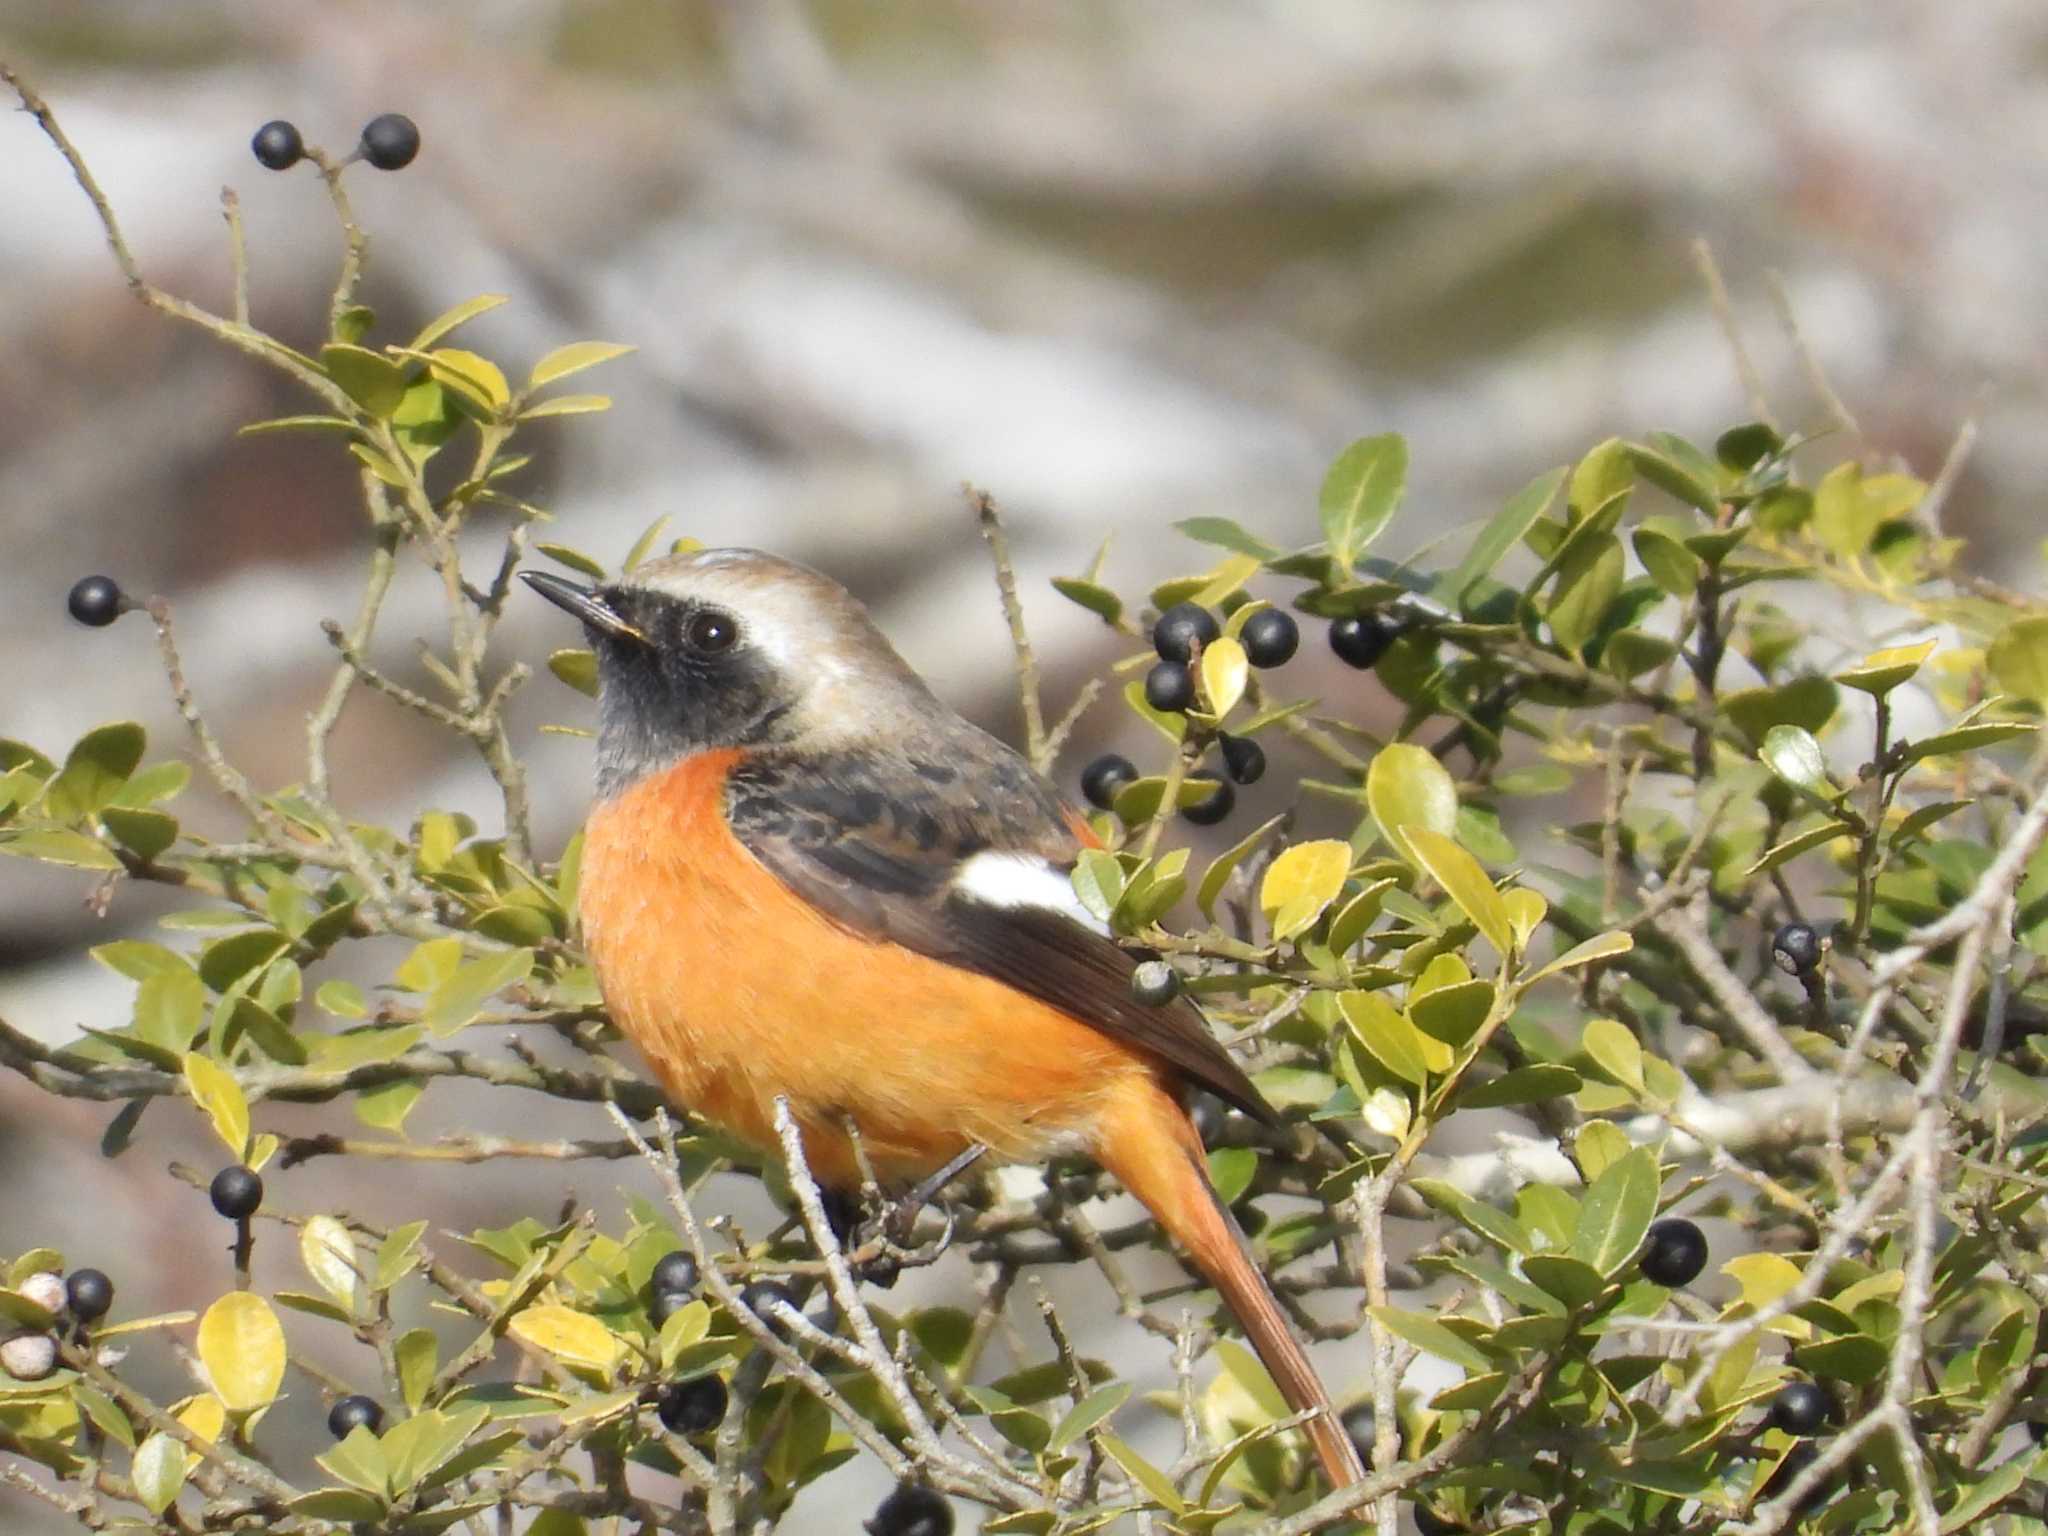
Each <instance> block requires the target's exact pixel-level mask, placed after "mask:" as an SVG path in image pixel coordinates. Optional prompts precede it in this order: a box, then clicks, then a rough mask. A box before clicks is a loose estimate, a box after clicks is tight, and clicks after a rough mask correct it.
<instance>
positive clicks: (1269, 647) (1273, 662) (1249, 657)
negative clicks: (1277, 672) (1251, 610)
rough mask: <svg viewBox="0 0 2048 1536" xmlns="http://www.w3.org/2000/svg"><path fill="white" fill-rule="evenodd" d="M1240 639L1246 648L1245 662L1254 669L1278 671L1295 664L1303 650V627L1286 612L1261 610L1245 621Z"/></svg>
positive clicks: (1239, 632)
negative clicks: (1296, 655)
mask: <svg viewBox="0 0 2048 1536" xmlns="http://www.w3.org/2000/svg"><path fill="white" fill-rule="evenodd" d="M1237 639H1238V643H1239V644H1240V645H1242V646H1243V647H1244V659H1245V660H1246V661H1248V662H1250V663H1251V664H1252V665H1253V666H1255V667H1277V666H1279V665H1280V664H1281V663H1282V662H1285V661H1290V660H1292V659H1293V657H1294V653H1295V652H1296V651H1297V650H1299V649H1300V648H1301V626H1300V625H1298V624H1296V623H1295V622H1294V615H1293V614H1291V613H1288V612H1286V611H1285V610H1283V609H1279V608H1261V609H1260V610H1259V611H1258V612H1257V613H1255V614H1253V615H1252V616H1251V617H1250V618H1248V619H1246V620H1245V621H1244V628H1243V629H1240V630H1239V631H1238V632H1237Z"/></svg>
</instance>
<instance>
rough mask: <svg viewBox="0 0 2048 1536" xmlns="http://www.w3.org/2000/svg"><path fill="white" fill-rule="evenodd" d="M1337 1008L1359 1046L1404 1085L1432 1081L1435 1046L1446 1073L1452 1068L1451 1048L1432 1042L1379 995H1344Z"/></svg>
mask: <svg viewBox="0 0 2048 1536" xmlns="http://www.w3.org/2000/svg"><path fill="white" fill-rule="evenodd" d="M1337 1006H1338V1008H1339V1009H1340V1010H1342V1012H1343V1015H1344V1022H1345V1023H1346V1024H1348V1025H1350V1026H1351V1033H1352V1035H1353V1036H1354V1037H1355V1038H1356V1039H1357V1041H1358V1043H1359V1044H1360V1045H1362V1046H1364V1047H1365V1048H1366V1050H1367V1051H1369V1052H1370V1053H1371V1054H1372V1057H1373V1059H1374V1060H1375V1061H1377V1062H1378V1063H1379V1064H1380V1065H1381V1066H1383V1067H1385V1068H1386V1069H1387V1070H1388V1071H1389V1072H1391V1073H1393V1074H1394V1076H1396V1077H1398V1078H1400V1079H1401V1080H1402V1081H1403V1082H1406V1083H1412V1084H1414V1085H1415V1086H1416V1087H1417V1088H1420V1087H1422V1086H1423V1085H1424V1084H1425V1083H1427V1082H1428V1081H1429V1072H1430V1060H1431V1055H1432V1054H1433V1053H1432V1051H1431V1047H1434V1048H1435V1051H1436V1052H1440V1053H1441V1056H1439V1057H1438V1059H1439V1060H1441V1061H1442V1062H1443V1066H1442V1067H1439V1068H1438V1069H1437V1070H1439V1071H1442V1070H1443V1069H1444V1068H1446V1067H1448V1066H1449V1065H1450V1059H1449V1058H1450V1049H1449V1047H1447V1046H1445V1045H1444V1044H1443V1043H1442V1042H1441V1041H1438V1040H1432V1039H1431V1038H1430V1037H1429V1036H1427V1035H1425V1034H1423V1033H1422V1031H1421V1030H1419V1029H1417V1028H1416V1027H1415V1026H1414V1024H1412V1023H1411V1022H1409V1020H1408V1018H1407V1016H1406V1015H1405V1014H1403V1013H1402V1012H1401V1011H1400V1010H1399V1009H1397V1008H1396V1007H1395V1006H1394V1005H1393V1004H1392V1003H1390V1002H1388V1001H1387V1000H1386V998H1385V997H1383V996H1381V995H1380V994H1379V993H1377V992H1360V991H1350V992H1340V993H1338V994H1337Z"/></svg>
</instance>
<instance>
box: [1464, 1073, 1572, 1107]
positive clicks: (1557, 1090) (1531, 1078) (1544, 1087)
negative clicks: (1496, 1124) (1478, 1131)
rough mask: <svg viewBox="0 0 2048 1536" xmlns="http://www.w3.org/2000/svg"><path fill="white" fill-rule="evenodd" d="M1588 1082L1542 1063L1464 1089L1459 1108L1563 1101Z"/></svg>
mask: <svg viewBox="0 0 2048 1536" xmlns="http://www.w3.org/2000/svg"><path fill="white" fill-rule="evenodd" d="M1584 1081H1585V1080H1584V1079H1583V1078H1581V1077H1580V1076H1579V1074H1578V1073H1576V1072H1574V1071H1573V1070H1572V1069H1571V1068H1570V1067H1565V1066H1559V1065H1557V1064H1555V1063H1553V1062H1547V1061H1546V1062H1538V1063H1536V1064H1535V1065H1533V1066H1527V1067H1517V1068H1515V1069H1514V1070H1513V1071H1512V1072H1504V1073H1502V1074H1501V1075H1500V1076H1499V1077H1496V1078H1493V1079H1491V1080H1489V1081H1487V1082H1483V1083H1474V1084H1472V1086H1471V1087H1469V1088H1465V1089H1462V1090H1461V1091H1460V1092H1459V1094H1458V1107H1459V1108H1460V1109H1500V1108H1502V1107H1504V1106H1506V1105H1510V1104H1540V1103H1542V1102H1543V1101H1544V1100H1546V1099H1561V1098H1564V1097H1565V1096H1567V1095H1569V1094H1574V1093H1577V1092H1578V1091H1579V1088H1580V1087H1581V1085H1582V1084H1583V1083H1584Z"/></svg>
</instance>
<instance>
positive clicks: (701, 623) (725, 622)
mask: <svg viewBox="0 0 2048 1536" xmlns="http://www.w3.org/2000/svg"><path fill="white" fill-rule="evenodd" d="M739 637H740V627H739V625H737V624H735V623H734V622H733V620H732V615H730V614H725V613H720V612H718V611H717V610H716V609H712V608H707V609H705V610H704V611H703V612H701V613H698V614H695V615H693V616H692V617H691V619H690V622H689V624H688V626H687V627H686V628H685V629H684V630H683V638H684V639H686V640H688V641H689V642H690V649H691V650H693V651H724V650H730V649H731V648H732V643H733V641H735V640H737V639H739Z"/></svg>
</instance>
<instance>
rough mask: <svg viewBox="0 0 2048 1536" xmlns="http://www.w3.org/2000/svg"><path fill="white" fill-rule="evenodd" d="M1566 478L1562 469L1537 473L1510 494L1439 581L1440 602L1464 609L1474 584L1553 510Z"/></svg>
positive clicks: (1491, 570) (1461, 610) (1457, 608)
mask: <svg viewBox="0 0 2048 1536" xmlns="http://www.w3.org/2000/svg"><path fill="white" fill-rule="evenodd" d="M1564 479H1565V471H1564V470H1563V469H1562V468H1558V469H1553V470H1551V471H1550V472H1549V473H1548V474H1545V475H1539V476H1537V477H1536V478H1535V479H1534V480H1531V481H1530V482H1529V483H1528V484H1527V485H1525V486H1523V487H1522V489H1521V490H1519V491H1517V492H1516V493H1515V494H1514V495H1513V496H1512V497H1510V498H1509V500H1508V504H1507V505H1506V506H1504V507H1502V508H1501V509H1500V510H1499V511H1498V512H1496V513H1494V514H1493V516H1492V517H1491V518H1489V519H1488V520H1487V523H1486V526H1485V527H1484V528H1482V529H1480V530H1479V537H1478V538H1476V539H1474V540H1473V541H1472V547H1471V548H1470V549H1468V550H1466V551H1465V558H1464V559H1462V560H1460V561H1459V562H1458V568H1457V569H1456V570H1454V571H1452V572H1451V574H1450V575H1449V576H1447V577H1445V578H1444V580H1443V581H1441V582H1440V583H1438V585H1437V588H1436V592H1435V595H1436V597H1437V599H1438V601H1440V602H1442V603H1444V604H1446V605H1447V606H1449V607H1451V608H1453V609H1456V610H1457V611H1459V612H1460V613H1462V612H1464V611H1465V609H1464V599H1465V594H1466V593H1467V592H1469V591H1471V589H1472V586H1473V583H1475V582H1477V581H1478V580H1479V579H1480V578H1481V577H1483V576H1490V575H1491V574H1492V573H1493V568H1494V567H1495V566H1497V565H1499V564H1500V562H1501V560H1502V558H1503V557H1504V556H1505V555H1506V554H1507V552H1508V551H1509V550H1511V549H1513V548H1514V547H1515V545H1516V544H1518V543H1520V542H1521V540H1522V537H1523V535H1525V534H1526V533H1528V531H1529V529H1530V528H1531V527H1532V526H1534V524H1535V522H1536V519H1538V518H1539V517H1541V516H1543V514H1544V513H1545V512H1547V511H1549V510H1550V506H1551V503H1553V502H1555V501H1556V500H1557V493H1558V491H1559V490H1560V489H1561V488H1562V487H1563V485H1564Z"/></svg>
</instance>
